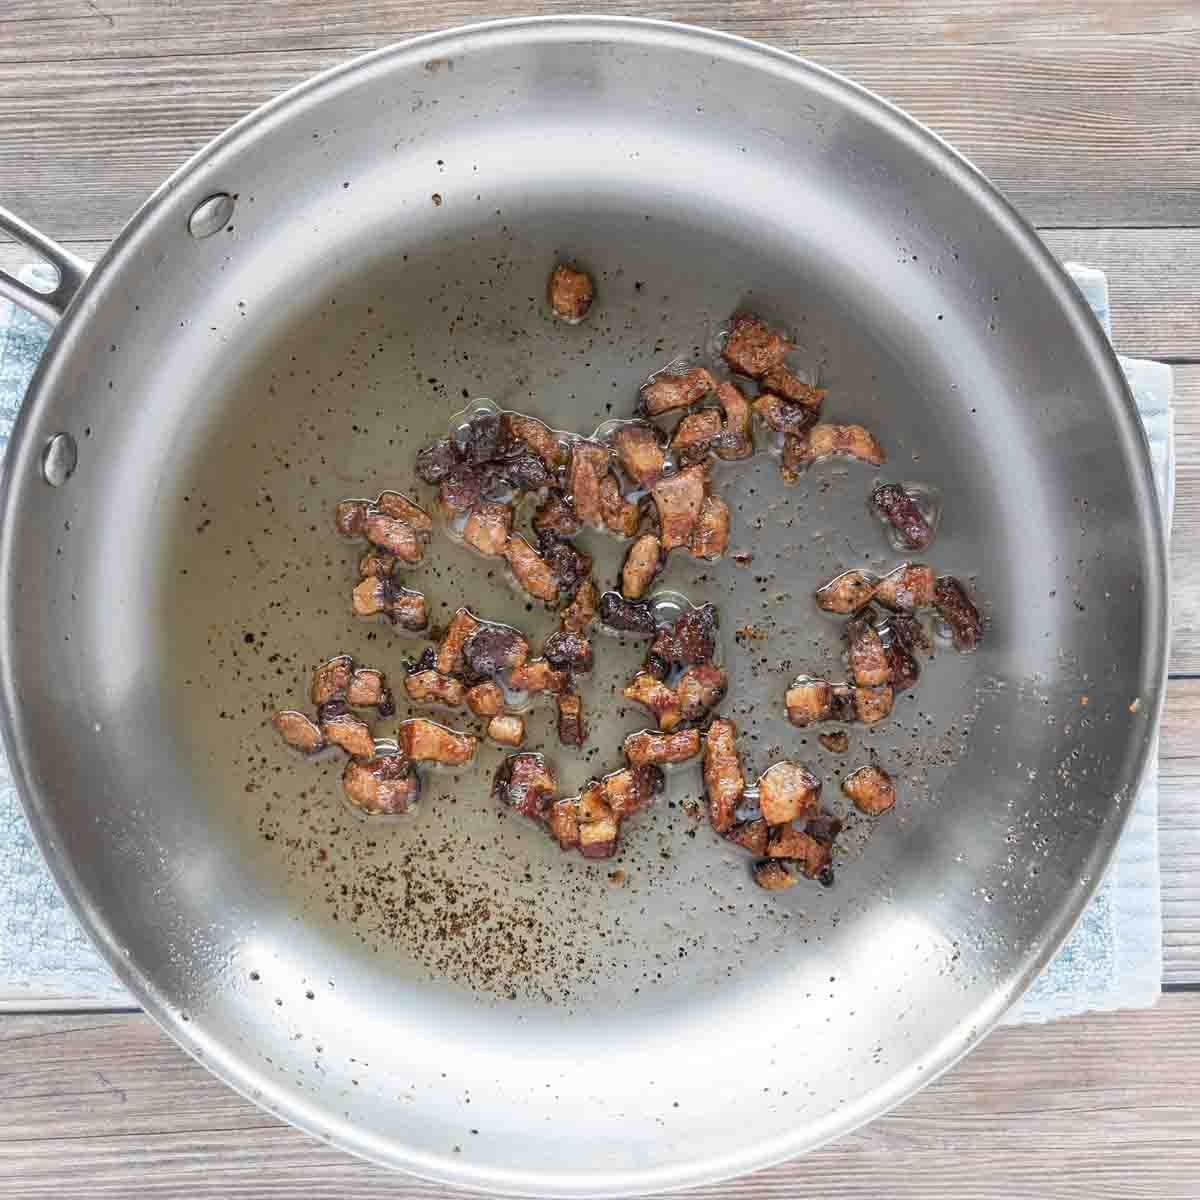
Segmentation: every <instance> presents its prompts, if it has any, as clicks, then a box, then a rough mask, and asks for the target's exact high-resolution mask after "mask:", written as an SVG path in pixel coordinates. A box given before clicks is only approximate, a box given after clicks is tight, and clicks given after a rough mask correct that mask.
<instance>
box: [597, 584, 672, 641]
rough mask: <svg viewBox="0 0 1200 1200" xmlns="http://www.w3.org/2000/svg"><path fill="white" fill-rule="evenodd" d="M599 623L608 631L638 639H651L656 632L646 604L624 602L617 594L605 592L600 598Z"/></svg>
mask: <svg viewBox="0 0 1200 1200" xmlns="http://www.w3.org/2000/svg"><path fill="white" fill-rule="evenodd" d="M600 621H601V623H602V624H604V625H607V626H608V628H609V629H615V630H617V631H618V632H620V633H633V634H636V635H637V636H638V637H653V636H654V635H655V633H656V632H657V630H658V624H657V622H656V621H655V620H654V614H653V613H652V612H651V611H650V606H649V605H648V604H646V603H645V602H640V601H633V600H626V599H625V597H624V596H622V595H620V594H619V593H618V592H605V593H604V595H603V596H601V597H600Z"/></svg>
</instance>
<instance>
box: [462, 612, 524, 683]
mask: <svg viewBox="0 0 1200 1200" xmlns="http://www.w3.org/2000/svg"><path fill="white" fill-rule="evenodd" d="M528 658H529V642H528V641H527V640H526V638H525V635H524V634H523V633H521V632H520V631H519V630H516V629H513V627H512V626H511V625H499V624H496V623H495V622H493V621H487V622H483V623H481V624H480V625H478V626H477V627H476V628H475V629H474V630H472V631H471V634H470V636H469V637H468V638H467V640H466V641H465V642H463V647H462V664H463V671H464V673H465V674H466V675H467V677H468V678H469V679H472V680H476V679H487V678H488V677H489V676H492V675H496V674H498V673H499V672H500V671H510V670H512V669H513V668H514V667H519V666H520V665H521V664H522V663H523V662H525V661H526V659H528Z"/></svg>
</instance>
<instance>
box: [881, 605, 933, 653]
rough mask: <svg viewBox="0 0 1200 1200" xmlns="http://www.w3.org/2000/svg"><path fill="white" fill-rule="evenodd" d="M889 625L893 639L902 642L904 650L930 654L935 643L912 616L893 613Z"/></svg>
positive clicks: (889, 618)
mask: <svg viewBox="0 0 1200 1200" xmlns="http://www.w3.org/2000/svg"><path fill="white" fill-rule="evenodd" d="M887 623H888V628H889V629H890V630H891V631H892V637H894V638H896V639H897V640H898V641H900V642H902V643H903V644H904V648H905V649H906V650H909V651H911V652H912V653H913V654H916V653H918V652H920V653H921V654H928V653H929V652H930V651H931V650H932V649H933V643H932V642H931V641H930V640H929V634H927V633H926V632H925V626H924V625H922V624H921V622H920V621H919V620H918V619H917V618H916V617H914V616H912V615H911V614H909V613H903V612H896V613H892V615H891V616H890V617H888V622H887Z"/></svg>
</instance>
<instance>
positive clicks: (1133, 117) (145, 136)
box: [0, 3, 1200, 239]
mask: <svg viewBox="0 0 1200 1200" xmlns="http://www.w3.org/2000/svg"><path fill="white" fill-rule="evenodd" d="M429 11H432V12H433V13H434V14H436V15H437V16H438V17H439V18H440V19H439V21H438V22H437V23H439V24H440V23H442V20H441V18H453V19H457V18H459V17H466V16H469V15H471V14H472V13H474V14H476V15H478V14H480V13H483V12H484V11H485V9H484V6H482V5H478V4H467V3H462V4H454V5H446V6H443V7H441V8H437V9H433V10H422V13H423V14H425V15H426V19H429V18H428V12H429ZM486 11H488V12H490V11H491V7H490V6H488V7H487V10H486ZM727 23H728V22H727ZM886 23H887V22H886V21H882V20H881V21H877V22H875V24H876V25H880V26H882V25H884V24H886ZM34 24H36V22H34ZM409 32H412V29H411V27H409V28H405V27H403V26H401V25H396V26H395V27H393V28H392V29H391V31H390V32H389V34H388V36H386V37H384V36H380V37H375V38H372V39H365V40H363V41H362V42H361V43H360V44H358V45H356V46H344V47H343V46H339V47H336V48H314V49H287V50H278V51H270V52H260V51H254V52H249V51H248V52H247V53H244V54H234V55H231V56H227V57H226V56H218V55H214V54H211V53H210V54H197V53H194V52H190V51H189V52H185V51H182V50H181V51H180V52H179V53H177V54H174V55H172V56H170V57H154V58H104V57H103V56H102V55H100V54H88V55H86V56H85V57H81V58H72V59H70V60H66V61H62V62H56V63H49V64H47V63H42V64H38V63H29V62H23V61H15V62H8V63H0V179H3V180H4V181H5V183H4V193H5V197H6V202H7V203H8V204H9V206H10V207H12V208H15V209H17V210H18V211H20V212H22V213H23V214H24V215H25V216H26V217H27V218H29V219H32V220H33V221H34V222H35V223H40V224H41V226H42V227H43V228H45V229H46V230H47V231H49V232H50V233H51V234H52V235H53V236H56V237H59V238H63V239H65V238H84V239H86V238H96V239H109V238H112V237H113V236H114V235H115V233H116V232H117V230H118V229H119V228H120V226H121V225H122V224H123V223H124V221H125V220H126V219H127V218H128V217H129V215H130V214H131V213H132V212H133V211H134V209H135V208H136V206H137V205H138V203H140V201H141V200H142V199H143V198H144V197H145V196H146V195H147V194H149V192H150V191H152V190H153V188H154V187H156V186H157V185H158V183H160V182H161V181H162V179H163V178H164V177H165V176H166V175H167V174H168V173H169V172H170V171H172V170H173V169H174V168H175V167H177V166H178V165H179V164H180V163H181V162H182V161H184V159H186V158H187V156H188V155H190V154H191V153H192V152H194V151H195V150H197V149H199V148H200V147H201V146H202V145H203V144H204V143H205V142H206V141H208V140H209V139H210V138H211V137H213V136H214V135H215V134H217V133H218V132H220V131H221V130H222V129H224V128H225V127H226V126H228V125H229V124H231V123H232V122H233V121H234V120H236V119H237V118H238V117H239V116H241V115H243V114H244V113H246V112H247V111H249V110H250V109H252V108H254V107H255V106H257V105H258V104H260V103H262V102H263V101H264V100H266V99H269V98H270V97H272V96H274V95H276V94H277V93H279V92H280V91H282V90H283V89H284V88H286V87H288V86H290V85H292V84H294V83H298V82H300V81H301V80H303V79H306V78H308V77H309V76H311V75H312V74H314V73H315V72H317V71H319V70H322V69H324V68H325V67H328V66H332V65H334V64H335V63H339V62H342V61H345V60H346V59H347V58H349V57H350V56H351V52H352V51H354V50H363V49H369V48H373V47H374V46H377V45H379V44H382V43H384V42H387V41H389V40H393V39H394V37H398V36H401V35H404V34H407V33H409ZM773 40H774V41H776V42H778V43H779V44H781V45H784V46H785V47H788V48H793V49H804V48H806V46H808V43H807V42H806V41H805V39H804V38H803V37H797V36H793V35H791V34H790V33H789V32H788V31H787V30H786V29H780V30H779V31H778V32H777V35H775V36H774V37H773ZM1198 49H1200V35H1197V34H1193V33H1186V32H1177V33H1168V34H1157V33H1155V34H1148V35H1146V36H1136V37H1135V36H1114V35H1107V34H1105V35H1096V36H1086V37H1080V36H1069V37H1060V38H1047V39H1031V40H1028V41H1023V42H1021V41H1018V42H1003V41H998V42H994V43H981V44H978V45H974V44H968V45H961V44H953V43H940V44H931V45H888V44H879V45H874V44H872V45H864V44H861V43H860V44H856V43H854V42H835V43H829V44H827V45H824V46H816V47H815V50H816V51H817V54H816V56H817V57H818V58H819V59H820V61H821V62H822V63H823V64H824V65H826V66H829V67H832V68H833V69H834V70H838V71H843V72H845V73H846V74H848V75H850V76H851V77H852V78H855V79H857V80H858V81H859V82H861V83H863V84H865V85H866V86H868V87H872V88H875V89H876V90H878V91H880V92H881V93H882V94H883V95H885V96H886V97H887V98H888V99H890V100H892V101H894V102H896V103H897V104H899V105H901V107H904V108H906V109H908V110H909V111H910V112H912V113H913V115H914V116H916V117H918V118H919V119H921V120H924V121H926V122H928V123H929V124H930V125H931V126H932V127H933V128H934V129H935V130H937V132H939V133H940V134H942V135H943V136H944V137H946V138H947V139H948V140H949V141H950V142H951V143H952V144H954V145H956V146H957V147H958V148H959V149H960V150H962V151H963V152H964V153H965V154H966V155H968V157H970V158H972V159H973V160H974V161H975V162H976V163H977V164H978V165H979V166H980V167H981V168H982V169H983V170H984V171H985V172H986V173H988V174H989V175H990V176H991V177H992V178H993V179H994V180H995V181H996V182H997V184H999V186H1000V187H1001V188H1002V189H1004V190H1005V191H1006V192H1007V194H1008V195H1009V196H1010V198H1011V199H1012V200H1013V202H1014V203H1015V204H1016V205H1017V206H1018V207H1019V208H1021V209H1022V211H1024V212H1025V214H1026V215H1027V216H1028V217H1029V218H1030V219H1031V220H1032V221H1033V222H1034V223H1035V224H1039V225H1055V226H1064V227H1076V226H1079V227H1100V226H1111V225H1139V226H1145V225H1188V224H1193V223H1195V222H1196V220H1197V213H1196V195H1197V193H1198V192H1200V155H1197V154H1195V153H1194V151H1195V147H1196V145H1197V143H1198V142H1200V72H1197V71H1196V69H1195V64H1196V61H1197V51H1198ZM967 95H969V96H970V97H971V103H970V104H965V103H964V102H963V98H964V96H967ZM31 146H36V147H37V148H38V152H37V153H36V154H31V153H30V147H31Z"/></svg>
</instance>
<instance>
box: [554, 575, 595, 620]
mask: <svg viewBox="0 0 1200 1200" xmlns="http://www.w3.org/2000/svg"><path fill="white" fill-rule="evenodd" d="M599 599H600V597H599V595H598V594H597V592H596V585H595V584H594V583H593V582H592V581H591V580H590V579H585V580H584V581H583V582H582V583H581V584H580V585H579V587H578V588H576V589H575V598H574V599H573V600H572V601H571V602H570V603H569V604H567V605H566V606H564V607H563V608H562V609H561V611H560V612H559V614H558V621H559V624H560V625H561V626H562V627H563V629H564V630H566V631H567V632H568V633H583V632H584V630H586V629H587V628H588V626H590V625H591V623H592V622H593V621H594V620H595V619H596V605H597V603H598V602H599Z"/></svg>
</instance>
